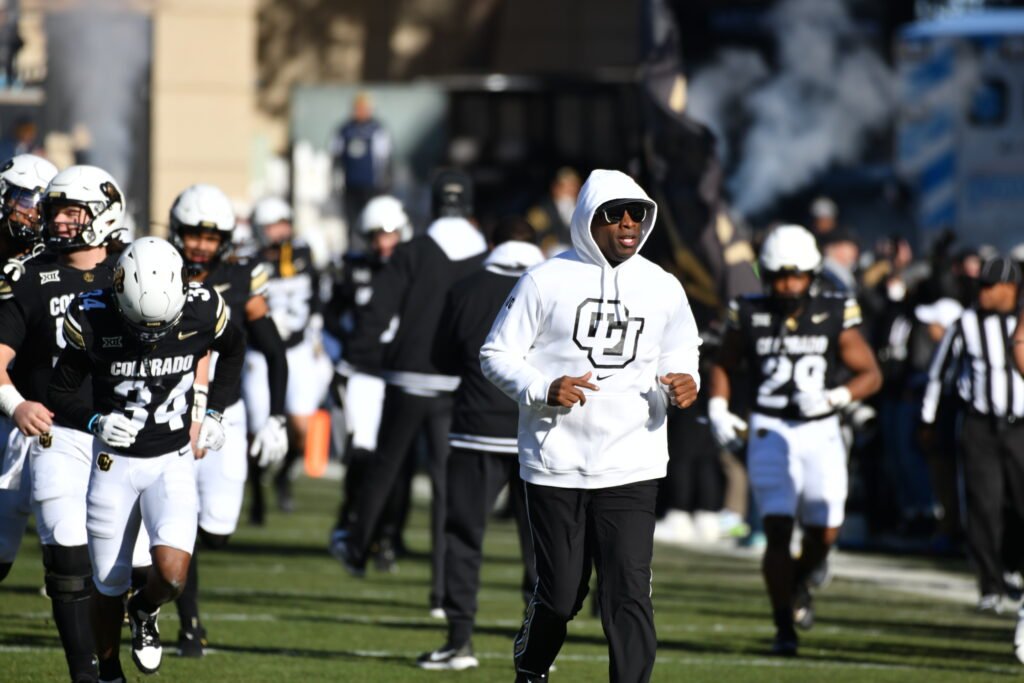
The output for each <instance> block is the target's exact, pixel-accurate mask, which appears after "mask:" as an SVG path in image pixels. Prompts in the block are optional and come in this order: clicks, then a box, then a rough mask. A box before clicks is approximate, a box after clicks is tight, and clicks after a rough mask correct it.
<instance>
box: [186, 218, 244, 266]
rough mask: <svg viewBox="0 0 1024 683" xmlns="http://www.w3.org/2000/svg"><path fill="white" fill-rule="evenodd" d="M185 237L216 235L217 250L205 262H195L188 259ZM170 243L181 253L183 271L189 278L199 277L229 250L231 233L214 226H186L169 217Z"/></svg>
mask: <svg viewBox="0 0 1024 683" xmlns="http://www.w3.org/2000/svg"><path fill="white" fill-rule="evenodd" d="M186 235H216V236H217V237H218V238H219V242H218V244H217V248H216V249H215V250H214V252H213V254H211V255H210V257H209V259H207V260H206V261H196V260H193V259H190V258H189V255H188V253H187V252H186V248H185V236H186ZM171 243H172V244H173V245H174V246H175V247H176V248H177V249H178V251H179V252H181V258H182V259H184V261H185V269H186V271H187V273H188V276H189V277H195V276H197V275H201V274H203V273H205V272H207V271H209V270H210V269H212V268H213V267H214V266H215V265H217V263H219V262H220V260H221V259H222V258H224V256H225V255H226V254H227V252H228V250H229V249H231V233H230V232H227V231H224V230H220V229H218V228H217V227H216V226H212V225H206V224H200V225H187V224H185V223H182V222H181V221H178V220H177V219H175V218H174V217H173V216H172V217H171Z"/></svg>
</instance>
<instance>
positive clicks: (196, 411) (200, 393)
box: [192, 384, 209, 422]
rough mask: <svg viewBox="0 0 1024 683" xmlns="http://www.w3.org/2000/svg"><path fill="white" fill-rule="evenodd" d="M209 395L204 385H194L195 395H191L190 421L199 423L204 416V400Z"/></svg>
mask: <svg viewBox="0 0 1024 683" xmlns="http://www.w3.org/2000/svg"><path fill="white" fill-rule="evenodd" d="M208 393H209V391H208V389H207V387H206V385H205V384H197V385H195V393H194V394H193V395H192V421H193V422H199V421H200V420H202V419H203V415H205V414H206V399H207V394H208Z"/></svg>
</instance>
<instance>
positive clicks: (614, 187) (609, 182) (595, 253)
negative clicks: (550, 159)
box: [570, 169, 658, 267]
mask: <svg viewBox="0 0 1024 683" xmlns="http://www.w3.org/2000/svg"><path fill="white" fill-rule="evenodd" d="M620 199H625V200H632V201H640V202H644V203H647V204H649V205H650V209H649V210H648V211H647V217H646V218H644V221H643V223H641V224H640V244H639V245H637V253H639V251H640V250H641V249H642V248H643V246H644V243H645V242H647V238H648V237H649V236H650V234H651V229H652V228H653V227H654V221H655V220H656V219H657V217H658V205H657V204H655V203H654V201H653V200H652V199H651V198H650V197H649V196H647V193H646V192H644V190H643V188H642V187H640V186H639V185H638V184H637V183H636V181H635V180H633V179H632V178H630V177H629V176H628V175H626V174H625V173H623V172H621V171H609V170H605V169H597V170H595V171H592V172H591V174H590V176H589V177H588V178H587V182H585V183H583V187H582V189H580V194H579V197H578V198H577V200H576V210H575V211H573V214H572V223H571V225H570V231H571V234H572V245H573V247H575V248H576V252H577V253H578V254H579V256H580V258H581V259H582V260H583V261H586V262H588V263H593V264H595V265H599V266H601V267H611V264H610V263H609V262H608V259H606V258H605V256H604V254H602V253H601V250H600V249H598V247H597V243H596V242H594V237H593V236H592V235H591V234H590V223H591V221H592V220H593V218H594V213H595V212H596V211H597V210H598V208H600V206H601V205H602V204H605V203H607V202H611V201H615V200H620ZM630 258H632V257H630Z"/></svg>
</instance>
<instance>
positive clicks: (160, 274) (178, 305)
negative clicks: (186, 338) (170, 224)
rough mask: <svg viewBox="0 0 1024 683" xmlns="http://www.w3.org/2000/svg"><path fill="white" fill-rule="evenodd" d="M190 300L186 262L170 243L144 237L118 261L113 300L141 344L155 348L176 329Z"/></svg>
mask: <svg viewBox="0 0 1024 683" xmlns="http://www.w3.org/2000/svg"><path fill="white" fill-rule="evenodd" d="M187 298H188V276H187V274H186V272H185V262H184V261H183V260H182V258H181V254H179V253H178V250H177V249H175V248H174V246H173V245H171V243H170V242H167V241H166V240H162V239H160V238H159V237H142V238H139V239H137V240H135V241H134V242H132V243H131V244H129V245H128V247H127V248H126V249H125V250H124V252H123V253H122V254H121V257H120V258H118V259H117V266H116V267H115V268H114V300H115V301H116V303H117V310H118V313H120V314H121V318H122V319H123V320H124V322H125V324H126V325H127V326H128V328H129V329H131V331H132V332H133V333H134V334H135V336H136V337H138V339H139V341H142V342H144V343H146V344H154V343H156V342H158V341H159V340H160V339H161V338H162V337H163V336H164V335H165V334H167V333H168V332H169V331H171V330H172V329H174V326H175V325H177V324H178V322H179V321H180V320H181V312H182V310H183V309H184V308H185V301H186V299H187Z"/></svg>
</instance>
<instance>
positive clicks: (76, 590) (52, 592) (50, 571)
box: [43, 545, 93, 602]
mask: <svg viewBox="0 0 1024 683" xmlns="http://www.w3.org/2000/svg"><path fill="white" fill-rule="evenodd" d="M43 566H44V567H46V594H47V595H49V596H50V598H51V599H52V600H54V601H56V602H76V601H78V600H85V599H86V598H88V597H89V596H91V595H92V590H93V584H92V563H91V562H90V561H89V547H88V546H85V545H76V546H62V545H44V546H43Z"/></svg>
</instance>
